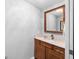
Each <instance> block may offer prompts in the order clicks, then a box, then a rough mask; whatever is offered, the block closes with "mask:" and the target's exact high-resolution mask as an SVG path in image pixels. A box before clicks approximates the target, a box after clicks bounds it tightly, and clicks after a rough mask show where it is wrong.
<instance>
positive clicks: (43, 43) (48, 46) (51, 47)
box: [41, 41, 54, 50]
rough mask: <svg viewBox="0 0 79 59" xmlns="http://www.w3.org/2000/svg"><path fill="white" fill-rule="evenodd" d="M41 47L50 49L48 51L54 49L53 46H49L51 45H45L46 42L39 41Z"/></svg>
mask: <svg viewBox="0 0 79 59" xmlns="http://www.w3.org/2000/svg"><path fill="white" fill-rule="evenodd" d="M41 45H43V46H45V47H47V48H50V49H52V50H53V49H54V46H53V45H51V44H48V43H46V42H43V41H41Z"/></svg>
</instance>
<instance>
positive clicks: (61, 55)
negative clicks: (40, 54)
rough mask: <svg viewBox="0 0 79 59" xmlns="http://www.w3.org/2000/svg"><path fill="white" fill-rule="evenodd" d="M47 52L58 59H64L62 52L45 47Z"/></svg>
mask: <svg viewBox="0 0 79 59" xmlns="http://www.w3.org/2000/svg"><path fill="white" fill-rule="evenodd" d="M47 52H48V54H50V55H52V56H55V57H58V59H64V54H60V53H58V52H56V51H54V50H51V49H47Z"/></svg>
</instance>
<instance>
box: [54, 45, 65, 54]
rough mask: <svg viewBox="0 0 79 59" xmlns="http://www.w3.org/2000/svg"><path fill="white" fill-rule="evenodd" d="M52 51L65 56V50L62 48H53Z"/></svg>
mask: <svg viewBox="0 0 79 59" xmlns="http://www.w3.org/2000/svg"><path fill="white" fill-rule="evenodd" d="M54 50H55V51H56V52H59V53H61V54H65V49H64V48H60V47H57V46H54Z"/></svg>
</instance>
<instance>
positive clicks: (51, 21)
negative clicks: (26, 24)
mask: <svg viewBox="0 0 79 59" xmlns="http://www.w3.org/2000/svg"><path fill="white" fill-rule="evenodd" d="M64 23H65V5H62V6H59V7H56V8H54V9H51V10H47V11H45V12H44V31H45V32H52V33H63V29H64Z"/></svg>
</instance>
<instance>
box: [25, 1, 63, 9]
mask: <svg viewBox="0 0 79 59" xmlns="http://www.w3.org/2000/svg"><path fill="white" fill-rule="evenodd" d="M25 1H26V2H29V3H31V4H32V5H34V6H36V7H37V8H39V9H40V10H44V9H46V8H48V7H50V6H52V5H54V4H56V3H59V2H62V1H64V0H25Z"/></svg>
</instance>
